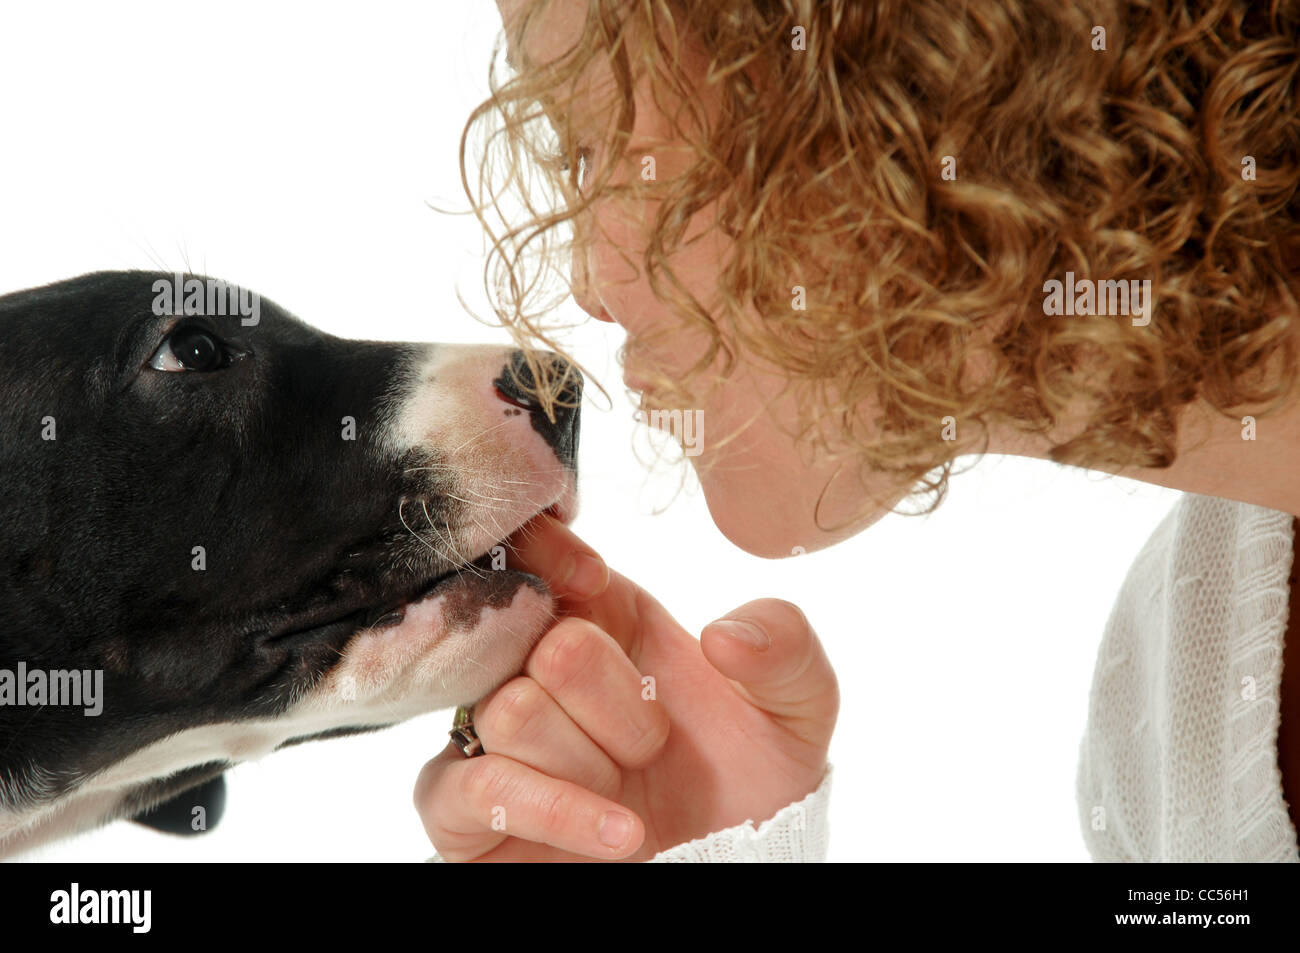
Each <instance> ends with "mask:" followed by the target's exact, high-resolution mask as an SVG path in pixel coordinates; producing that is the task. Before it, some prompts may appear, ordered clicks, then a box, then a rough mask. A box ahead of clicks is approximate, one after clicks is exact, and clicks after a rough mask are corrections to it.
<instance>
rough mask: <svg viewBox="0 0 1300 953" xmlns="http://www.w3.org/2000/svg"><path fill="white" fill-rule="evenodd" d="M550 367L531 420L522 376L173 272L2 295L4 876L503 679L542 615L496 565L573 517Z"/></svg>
mask: <svg viewBox="0 0 1300 953" xmlns="http://www.w3.org/2000/svg"><path fill="white" fill-rule="evenodd" d="M178 285H179V286H180V287H177V286H178ZM250 304H251V305H252V307H251V308H250ZM544 360H545V361H546V366H548V367H549V368H550V369H551V371H553V372H554V373H557V374H560V375H565V376H566V377H567V386H566V388H565V390H564V392H563V393H561V395H560V399H559V401H557V402H556V403H555V404H553V405H552V406H551V408H550V413H547V412H544V411H543V409H542V408H541V406H539V404H538V402H537V401H536V399H535V398H534V395H533V392H532V385H533V380H532V376H531V374H530V372H529V371H528V365H527V363H526V362H525V361H524V359H523V354H522V352H519V351H514V350H511V349H508V348H497V347H453V346H442V345H435V344H394V343H378V342H371V341H350V340H342V339H339V338H336V337H332V336H330V335H328V334H325V333H323V332H321V331H318V330H316V329H314V328H312V327H310V326H308V325H306V324H304V323H302V322H301V321H299V320H297V319H296V318H294V317H293V316H291V315H290V314H288V313H287V312H285V311H283V310H282V309H280V308H279V307H277V306H276V305H274V304H272V303H270V302H269V301H265V300H261V299H258V298H255V297H253V296H251V295H249V294H248V293H247V292H241V291H240V289H237V288H234V287H233V286H229V285H225V284H222V283H219V282H212V281H208V280H207V279H199V278H195V277H193V276H189V275H185V276H174V275H166V274H151V273H143V272H122V273H118V272H112V273H100V274H94V275H88V276H85V277H82V278H78V279H75V280H72V281H67V282H63V283H60V284H55V285H51V286H48V287H45V288H39V289H35V290H32V291H25V292H20V293H18V294H13V295H9V296H7V297H4V298H0V491H2V492H3V499H4V515H3V518H2V519H0V852H3V850H4V849H6V847H5V844H6V840H5V839H6V836H7V837H8V842H9V845H10V846H11V847H12V846H13V845H15V844H16V845H18V846H22V845H23V844H25V843H30V842H34V841H35V840H40V839H44V836H45V835H44V834H42V830H46V829H51V830H52V829H53V828H54V827H59V828H60V829H62V828H64V827H67V826H68V824H64V823H60V822H58V821H57V817H58V816H60V815H67V816H68V817H69V818H71V819H72V820H70V821H69V823H70V824H71V826H72V827H85V826H88V825H90V824H93V823H96V822H98V821H101V820H104V819H108V818H110V817H113V816H122V815H126V814H131V813H134V812H135V811H138V810H140V809H142V808H144V807H147V806H149V805H150V804H152V803H155V802H157V801H158V800H160V799H161V798H164V797H166V796H167V795H168V794H169V793H171V792H173V791H175V790H178V789H180V788H183V787H185V786H188V785H191V784H193V783H194V782H195V781H196V780H198V779H199V778H200V776H211V775H212V774H215V773H217V772H218V771H220V770H221V768H223V767H225V766H227V765H229V764H231V763H234V762H236V761H239V760H242V759H244V758H248V757H255V756H258V755H260V754H264V753H266V752H267V751H270V750H274V749H275V748H277V747H281V746H283V745H285V744H289V743H294V742H297V741H300V740H306V739H308V738H313V737H322V736H326V735H330V734H339V733H345V732H348V731H351V730H357V729H366V728H372V727H379V726H383V725H387V724H393V723H396V722H398V721H401V720H403V719H405V718H408V717H410V716H412V715H416V714H419V713H422V712H426V711H431V710H435V709H439V708H447V707H451V706H453V705H457V704H466V703H469V702H472V701H474V700H476V699H478V698H480V697H482V696H483V695H485V694H486V693H488V692H489V691H491V690H492V689H493V688H494V687H495V686H496V685H498V684H500V683H501V682H502V681H504V680H505V679H507V678H509V677H510V676H511V675H512V674H514V673H515V672H517V671H518V670H519V669H520V667H521V665H522V663H523V661H524V659H525V657H526V656H527V654H528V652H529V650H530V649H531V647H532V646H533V644H534V643H535V642H536V640H537V638H538V636H539V635H540V634H541V633H542V632H543V631H544V629H545V628H546V626H547V624H548V622H549V620H550V618H551V610H552V600H551V597H550V595H549V593H548V592H547V590H546V588H545V586H544V585H543V584H542V583H541V582H540V581H539V580H538V579H536V578H535V577H532V576H528V575H525V574H522V573H519V572H514V571H511V570H508V569H505V568H504V552H505V551H504V547H503V541H504V540H505V538H506V537H507V536H509V535H510V534H511V533H512V532H514V531H515V530H516V529H518V528H519V527H520V526H521V525H522V524H523V523H525V522H526V521H527V520H528V519H530V518H531V517H533V516H534V515H536V514H538V513H540V512H543V511H546V510H548V509H550V510H552V512H554V513H556V514H557V515H558V516H559V517H560V518H561V519H564V520H566V521H567V520H568V519H570V518H571V517H572V514H573V509H574V505H575V499H576V497H575V487H576V468H575V453H576V447H577V436H578V408H577V404H578V398H579V396H580V392H581V382H580V379H579V377H578V375H577V372H576V371H575V370H574V369H573V368H571V367H570V366H568V365H566V364H564V363H563V362H562V361H560V360H559V359H558V358H555V357H554V356H553V355H551V356H546V357H544ZM5 672H8V673H10V675H9V677H8V680H7V682H6V680H5V675H4V673H5ZM59 673H64V674H59ZM42 680H43V684H44V693H45V694H44V698H43V700H42V699H41V698H40V697H38V694H37V689H38V688H39V687H40V686H39V684H38V683H40V682H42ZM96 680H99V685H98V687H97V686H96ZM6 684H7V686H8V690H9V695H8V697H6V695H5V690H6ZM78 689H79V690H80V692H79V697H78V698H77V699H73V698H72V697H71V695H72V693H73V692H74V690H78ZM95 709H98V711H95ZM73 803H75V804H76V805H77V806H76V808H75V809H72V810H69V809H68V805H69V804H73Z"/></svg>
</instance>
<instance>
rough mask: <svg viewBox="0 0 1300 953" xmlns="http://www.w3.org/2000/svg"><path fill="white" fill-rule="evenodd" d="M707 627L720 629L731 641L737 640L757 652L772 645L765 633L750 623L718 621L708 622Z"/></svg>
mask: <svg viewBox="0 0 1300 953" xmlns="http://www.w3.org/2000/svg"><path fill="white" fill-rule="evenodd" d="M709 625H710V626H713V627H717V628H719V629H721V630H722V631H723V632H725V633H727V635H729V636H731V637H732V638H733V639H739V640H740V641H741V642H744V643H745V644H746V645H748V646H751V647H753V648H756V649H758V650H759V651H762V650H763V649H765V648H767V647H768V646H769V645H771V644H772V640H771V639H770V638H768V635H767V633H766V632H764V631H763V630H762V629H760V628H759V627H758V626H756V625H754V623H752V622H742V621H740V620H739V619H719V620H718V621H717V622H710V623H709Z"/></svg>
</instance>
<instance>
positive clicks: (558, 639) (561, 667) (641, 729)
mask: <svg viewBox="0 0 1300 953" xmlns="http://www.w3.org/2000/svg"><path fill="white" fill-rule="evenodd" d="M524 671H525V672H526V673H527V674H528V675H529V676H530V677H531V678H532V679H534V680H535V681H536V683H537V684H538V685H539V686H540V687H541V688H542V689H544V690H545V692H546V694H548V695H549V696H550V697H551V698H553V699H554V700H555V701H556V702H557V703H558V704H559V706H560V707H561V708H563V709H564V712H565V714H567V715H568V717H569V718H571V719H572V720H573V721H574V722H576V723H577V724H578V725H579V726H581V728H582V730H583V731H584V732H585V733H586V734H587V736H588V737H590V738H591V740H592V741H594V742H595V743H596V744H598V745H599V746H600V747H601V749H603V750H604V751H605V752H606V753H607V754H608V755H609V756H610V757H611V758H613V759H614V761H616V762H617V763H618V764H620V765H622V766H623V767H626V768H640V767H644V766H645V765H647V764H649V763H650V762H651V761H653V760H654V759H655V758H656V757H657V756H658V755H659V752H660V751H661V750H662V749H663V746H664V743H665V742H667V740H668V714H667V713H666V712H665V711H664V709H663V706H662V705H661V704H660V703H659V702H658V701H656V700H654V696H653V693H646V692H645V691H644V687H643V683H642V677H641V673H640V672H639V671H638V670H637V667H636V666H635V665H633V664H632V661H631V660H630V659H629V658H628V657H627V654H626V652H625V651H624V649H623V647H622V646H620V645H619V644H618V642H616V641H615V640H614V639H613V638H611V637H610V636H609V634H608V633H606V632H605V631H603V630H602V629H601V628H600V627H599V626H596V625H594V624H592V623H591V622H588V621H586V620H584V619H576V618H566V619H561V620H560V621H559V622H557V623H556V624H555V625H554V626H553V627H552V628H551V630H550V631H549V632H548V633H547V634H546V635H545V636H543V637H542V640H541V641H540V642H539V643H538V644H537V647H536V648H534V649H533V651H532V654H531V655H529V656H528V661H527V662H526V663H525V668H524ZM485 747H486V743H485ZM489 750H490V749H489Z"/></svg>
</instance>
